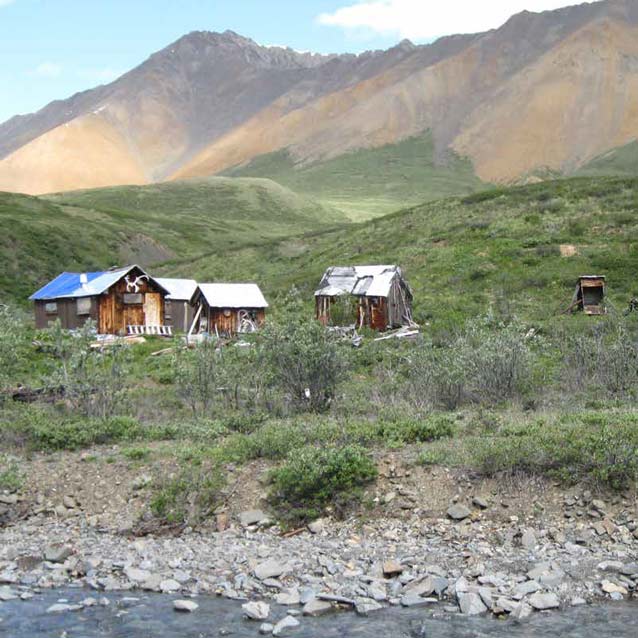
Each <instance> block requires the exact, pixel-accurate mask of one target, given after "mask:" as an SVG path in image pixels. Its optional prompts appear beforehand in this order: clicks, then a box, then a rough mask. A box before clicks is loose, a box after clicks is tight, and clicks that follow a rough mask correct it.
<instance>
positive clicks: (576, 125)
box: [0, 0, 638, 194]
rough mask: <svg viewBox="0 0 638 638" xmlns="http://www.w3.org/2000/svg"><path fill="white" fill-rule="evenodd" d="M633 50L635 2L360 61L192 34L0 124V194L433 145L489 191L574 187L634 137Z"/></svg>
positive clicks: (515, 21) (637, 126)
mask: <svg viewBox="0 0 638 638" xmlns="http://www.w3.org/2000/svg"><path fill="white" fill-rule="evenodd" d="M637 36H638V3H636V2H635V1H634V0H607V1H606V2H599V3H593V4H585V5H579V6H574V7H568V8H565V9H561V10H558V11H553V12H544V13H540V14H532V13H528V12H524V13H522V14H519V15H517V16H514V17H513V18H512V19H511V20H509V21H508V22H507V23H506V24H505V25H503V26H502V27H501V28H500V29H497V30H494V31H490V32H487V33H484V34H477V35H469V36H453V37H448V38H443V39H441V40H439V41H438V42H436V43H434V44H432V45H427V46H414V45H412V44H411V43H409V42H403V43H401V44H400V45H398V46H397V47H394V48H392V49H389V50H388V51H384V52H383V51H379V52H370V53H365V54H362V55H359V56H354V55H341V56H321V55H311V54H300V53H296V52H294V51H292V50H290V49H282V48H269V47H261V46H259V45H257V44H256V43H254V42H252V41H251V40H248V39H246V38H243V37H241V36H239V35H237V34H235V33H232V32H226V33H223V34H217V33H205V32H196V33H191V34H189V35H187V36H185V37H183V38H181V39H180V40H178V41H177V42H175V43H174V44H172V45H170V46H169V47H167V48H166V49H164V50H162V51H160V52H159V53H156V54H154V55H152V56H151V57H150V58H149V59H148V60H147V61H146V62H144V63H143V64H142V65H140V66H139V67H137V68H136V69H133V70H132V71H130V72H129V73H127V74H126V75H124V76H122V77H121V78H119V79H118V80H116V81H115V82H113V83H112V84H109V85H107V86H103V87H98V88H97V89H94V90H92V91H87V92H85V93H82V94H78V95H76V96H73V97H72V98H70V99H69V100H66V101H59V102H54V103H52V104H50V105H49V106H47V107H45V108H44V109H42V110H41V111H39V112H38V113H35V114H32V115H28V116H20V117H15V118H12V119H11V120H9V121H8V122H6V123H4V124H2V125H0V189H4V190H11V191H22V192H27V193H32V194H38V193H43V192H50V191H58V190H68V189H76V188H88V187H98V186H107V185H118V184H144V183H150V182H156V181H162V180H166V179H170V178H184V177H199V176H208V175H212V174H215V173H218V172H220V171H222V170H224V169H227V168H230V167H232V166H235V165H237V164H240V163H243V162H248V161H250V160H252V159H253V158H255V157H257V156H259V155H262V154H264V153H269V152H273V151H277V150H283V149H287V150H288V151H289V152H290V153H291V155H292V157H293V158H294V159H295V161H296V162H299V163H311V162H316V161H322V160H324V159H329V158H334V157H337V156H339V155H342V154H344V153H347V152H349V151H352V150H355V149H360V148H371V147H378V146H382V145H385V144H392V143H395V142H398V141H400V140H402V139H405V138H406V137H409V136H411V135H416V134H420V133H422V132H424V131H426V130H431V131H432V134H433V136H434V139H435V141H436V145H437V152H438V153H439V154H440V155H441V157H444V156H445V153H446V151H447V150H448V149H449V148H453V149H454V150H455V151H457V152H458V153H460V154H462V155H466V156H468V157H470V158H471V159H472V160H473V161H474V164H475V167H476V170H477V173H478V175H479V176H480V177H482V178H483V179H486V180H491V181H511V180H515V179H519V178H521V177H525V176H527V175H529V174H530V173H533V172H534V171H537V170H545V169H553V170H558V171H565V172H570V171H573V170H575V169H577V168H578V167H580V166H582V165H583V164H585V163H586V162H587V161H589V160H591V159H592V158H594V157H596V156H598V155H600V154H601V153H603V152H605V151H607V150H609V149H611V148H615V147H618V146H621V145H623V144H626V143H628V142H630V141H631V140H632V139H635V138H636V137H638V37H637Z"/></svg>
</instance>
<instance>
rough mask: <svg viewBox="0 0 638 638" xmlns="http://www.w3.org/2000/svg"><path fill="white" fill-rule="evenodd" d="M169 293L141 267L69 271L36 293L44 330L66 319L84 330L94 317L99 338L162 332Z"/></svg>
mask: <svg viewBox="0 0 638 638" xmlns="http://www.w3.org/2000/svg"><path fill="white" fill-rule="evenodd" d="M167 294H168V291H167V290H166V289H165V288H164V287H163V286H162V285H161V284H159V283H158V281H157V280H156V279H153V277H151V276H150V275H148V274H147V273H146V272H145V271H144V270H143V269H142V268H140V267H139V266H136V265H133V266H126V267H124V268H113V269H111V270H106V271H100V272H87V273H75V272H64V273H62V274H61V275H58V276H57V277H56V278H55V279H53V280H52V281H51V282H49V283H48V284H47V285H46V286H44V287H42V288H40V290H38V291H37V292H35V293H34V294H33V295H31V297H30V299H31V300H32V301H33V302H34V311H35V325H36V328H38V329H43V328H46V327H48V326H49V325H50V324H51V323H52V322H53V321H55V320H58V319H59V321H60V323H61V325H62V327H63V328H65V329H68V330H73V329H77V328H81V327H82V326H83V325H84V324H85V323H86V322H87V321H88V320H89V319H91V320H92V321H94V322H95V324H96V327H97V332H98V333H99V334H113V335H125V334H130V333H132V332H135V334H146V333H147V332H149V331H150V332H152V333H153V334H158V333H159V332H160V327H163V326H164V325H165V322H164V299H165V297H166V295H167Z"/></svg>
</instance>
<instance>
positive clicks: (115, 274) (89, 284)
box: [29, 266, 164, 301]
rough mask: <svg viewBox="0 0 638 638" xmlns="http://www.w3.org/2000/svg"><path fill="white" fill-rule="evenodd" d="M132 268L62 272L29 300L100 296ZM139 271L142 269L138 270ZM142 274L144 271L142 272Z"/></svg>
mask: <svg viewBox="0 0 638 638" xmlns="http://www.w3.org/2000/svg"><path fill="white" fill-rule="evenodd" d="M133 268H139V266H127V267H126V268H118V269H116V270H106V271H102V272H86V273H79V272H63V273H62V274H61V275H58V276H57V277H56V278H55V279H54V280H53V281H50V282H49V283H48V284H47V285H46V286H44V287H43V288H40V290H38V291H37V292H34V293H33V294H32V295H31V296H30V297H29V299H31V300H32V301H43V300H46V299H63V298H74V297H93V296H94V295H101V294H102V293H103V292H105V291H106V290H108V289H109V288H110V287H111V286H112V285H113V284H114V283H117V282H118V281H119V280H120V279H121V278H122V277H124V276H125V275H127V274H128V273H129V272H130V271H131V270H133ZM140 270H142V269H141V268H140ZM142 272H144V271H143V270H142ZM83 275H85V276H86V282H84V281H82V279H83ZM156 283H157V282H156ZM160 288H162V289H164V286H162V285H161V284H160Z"/></svg>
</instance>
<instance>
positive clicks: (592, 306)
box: [569, 275, 607, 315]
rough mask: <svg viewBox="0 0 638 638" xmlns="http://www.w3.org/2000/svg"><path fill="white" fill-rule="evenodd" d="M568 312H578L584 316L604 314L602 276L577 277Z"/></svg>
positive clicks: (603, 281)
mask: <svg viewBox="0 0 638 638" xmlns="http://www.w3.org/2000/svg"><path fill="white" fill-rule="evenodd" d="M569 310H570V311H571V312H576V311H579V310H580V311H582V312H584V313H585V314H586V315H604V314H606V313H607V308H606V307H605V277H603V276H602V275H583V276H582V277H579V278H578V282H577V283H576V290H575V292H574V297H573V299H572V304H571V306H570V307H569Z"/></svg>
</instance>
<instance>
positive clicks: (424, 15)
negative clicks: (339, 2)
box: [317, 0, 592, 40]
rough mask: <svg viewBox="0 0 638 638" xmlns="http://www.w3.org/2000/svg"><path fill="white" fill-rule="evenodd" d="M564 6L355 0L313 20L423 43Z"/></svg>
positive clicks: (559, 1)
mask: <svg viewBox="0 0 638 638" xmlns="http://www.w3.org/2000/svg"><path fill="white" fill-rule="evenodd" d="M575 1H576V0H574V2H575ZM589 1H590V2H591V1H592V0H589ZM568 3H569V0H482V1H481V0H445V1H444V2H441V1H440V0H359V2H355V3H354V4H350V5H347V6H344V7H342V8H341V9H337V10H336V11H335V12H334V13H322V14H321V15H319V16H318V17H317V21H318V22H319V23H320V24H324V25H329V26H336V27H341V28H343V29H347V30H351V31H357V30H358V31H368V32H369V33H373V34H382V35H392V36H394V35H398V36H399V37H401V38H410V39H412V40H427V39H432V38H436V37H440V36H443V35H451V34H455V33H477V32H479V31H487V30H489V29H494V28H497V27H500V26H501V25H503V24H504V23H505V22H506V21H507V20H508V19H509V18H510V17H511V16H512V15H514V14H515V13H519V12H521V11H524V10H528V11H546V10H551V9H558V8H560V7H564V6H565V5H566V4H568Z"/></svg>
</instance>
